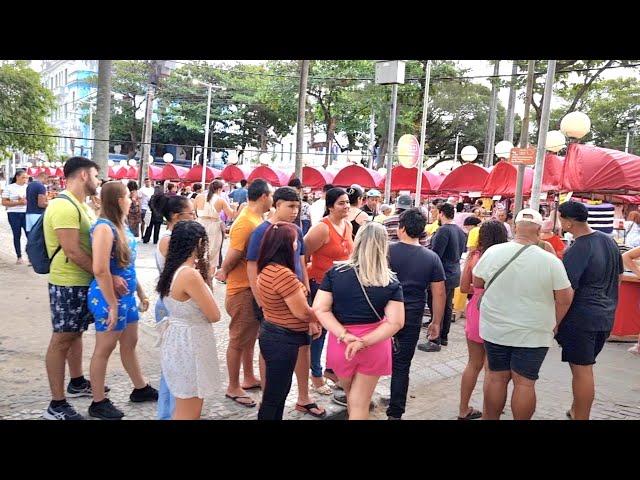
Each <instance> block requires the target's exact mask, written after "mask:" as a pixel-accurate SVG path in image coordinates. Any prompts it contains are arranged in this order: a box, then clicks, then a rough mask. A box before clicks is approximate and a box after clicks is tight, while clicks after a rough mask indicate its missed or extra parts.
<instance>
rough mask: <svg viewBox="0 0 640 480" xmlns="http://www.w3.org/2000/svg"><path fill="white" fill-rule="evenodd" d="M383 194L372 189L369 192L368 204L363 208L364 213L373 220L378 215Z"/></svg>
mask: <svg viewBox="0 0 640 480" xmlns="http://www.w3.org/2000/svg"><path fill="white" fill-rule="evenodd" d="M381 198H382V194H381V193H380V191H379V190H376V189H375V188H372V189H371V190H369V191H368V192H367V203H366V204H365V205H364V207H362V211H363V212H364V213H366V214H367V215H369V216H371V217H372V218H374V217H376V216H377V215H378V213H379V212H378V205H380V199H381Z"/></svg>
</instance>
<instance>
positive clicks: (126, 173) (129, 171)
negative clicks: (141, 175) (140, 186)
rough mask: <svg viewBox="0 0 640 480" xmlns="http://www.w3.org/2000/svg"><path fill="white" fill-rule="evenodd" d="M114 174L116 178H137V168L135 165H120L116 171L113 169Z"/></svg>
mask: <svg viewBox="0 0 640 480" xmlns="http://www.w3.org/2000/svg"><path fill="white" fill-rule="evenodd" d="M113 173H114V176H113V177H112V178H115V179H117V180H125V179H128V180H135V179H137V178H138V168H137V167H131V166H129V167H120V168H119V169H118V170H117V171H114V172H113Z"/></svg>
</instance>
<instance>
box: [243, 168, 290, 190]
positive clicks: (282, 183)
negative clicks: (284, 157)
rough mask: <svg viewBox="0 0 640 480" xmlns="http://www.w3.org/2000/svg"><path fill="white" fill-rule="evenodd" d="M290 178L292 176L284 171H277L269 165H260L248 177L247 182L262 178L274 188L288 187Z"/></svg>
mask: <svg viewBox="0 0 640 480" xmlns="http://www.w3.org/2000/svg"><path fill="white" fill-rule="evenodd" d="M290 177H291V175H290V174H289V173H286V172H283V171H282V170H277V169H275V168H271V167H269V166H267V165H260V166H259V167H256V168H254V169H253V171H252V172H251V173H250V174H249V177H247V181H248V182H249V183H251V182H253V181H254V180H255V179H257V178H262V179H264V180H266V181H267V182H269V183H270V184H271V185H273V186H274V187H286V186H287V184H288V183H289V178H290Z"/></svg>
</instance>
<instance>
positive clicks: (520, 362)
mask: <svg viewBox="0 0 640 480" xmlns="http://www.w3.org/2000/svg"><path fill="white" fill-rule="evenodd" d="M484 348H485V351H486V352H487V361H488V363H489V370H491V371H493V372H504V371H507V370H511V371H513V372H515V373H517V374H518V375H522V376H523V377H524V378H528V379H529V380H537V379H538V373H539V372H540V367H541V366H542V362H543V361H544V357H546V356H547V352H548V351H549V347H509V346H506V345H498V344H496V343H491V342H488V341H487V340H485V341H484Z"/></svg>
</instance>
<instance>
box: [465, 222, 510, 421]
mask: <svg viewBox="0 0 640 480" xmlns="http://www.w3.org/2000/svg"><path fill="white" fill-rule="evenodd" d="M506 241H508V233H507V229H506V228H505V226H504V224H503V223H502V222H500V221H499V220H489V221H487V222H484V223H483V224H482V225H480V231H479V234H478V248H477V249H475V250H474V251H473V252H471V253H470V254H469V255H468V256H467V260H466V262H465V264H464V271H463V272H462V276H461V278H460V292H462V293H467V294H469V293H472V294H473V296H472V297H471V299H469V301H468V302H467V309H466V311H465V318H466V323H465V326H464V332H465V334H466V337H467V350H468V352H469V360H468V361H467V366H466V367H465V369H464V372H463V373H462V378H461V380H460V409H459V412H458V419H460V420H473V419H475V418H480V417H481V416H482V412H481V411H480V410H476V409H475V408H473V407H471V406H470V405H469V400H470V399H471V394H472V393H473V389H474V388H475V387H476V383H477V381H478V375H479V374H480V370H482V367H483V366H484V365H485V361H486V354H485V351H484V345H483V344H484V341H483V340H482V338H481V337H480V311H479V310H478V298H479V297H480V296H481V295H482V293H483V292H484V288H477V287H474V286H473V283H472V279H473V275H472V273H471V272H472V271H473V267H475V266H476V264H477V263H478V260H480V257H481V256H482V254H483V253H484V252H486V251H487V249H488V248H489V247H491V246H493V245H497V244H499V243H505V242H506Z"/></svg>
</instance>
